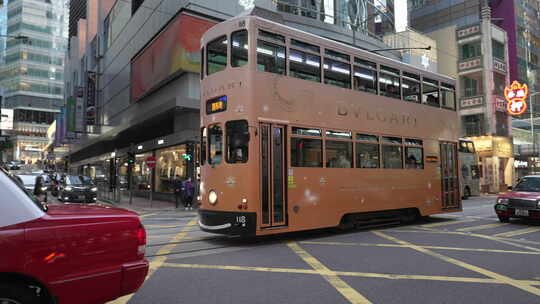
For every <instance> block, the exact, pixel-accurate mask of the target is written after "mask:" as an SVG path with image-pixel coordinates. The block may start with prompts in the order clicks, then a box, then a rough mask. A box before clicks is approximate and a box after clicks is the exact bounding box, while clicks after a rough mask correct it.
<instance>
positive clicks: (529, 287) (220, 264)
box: [112, 196, 540, 303]
mask: <svg viewBox="0 0 540 304" xmlns="http://www.w3.org/2000/svg"><path fill="white" fill-rule="evenodd" d="M494 200H495V197H494V196H492V197H476V198H471V199H469V200H466V201H464V206H465V208H464V212H462V213H457V214H446V215H440V216H432V217H430V218H427V219H422V220H419V221H417V222H416V223H414V224H412V225H396V224H393V225H390V226H384V227H370V228H363V229H358V230H353V231H348V232H335V231H317V232H306V233H298V234H293V235H285V236H279V237H267V238H258V239H251V240H239V239H235V238H228V237H224V236H219V235H211V234H207V233H204V232H201V231H200V230H199V228H198V226H197V215H196V212H193V211H183V210H182V211H155V210H154V211H153V210H152V209H145V210H141V217H142V221H143V222H144V224H145V227H146V229H147V234H148V247H147V257H148V259H149V260H150V261H151V270H150V273H149V275H148V277H147V279H146V282H145V283H144V285H143V286H142V287H141V289H140V290H139V291H138V292H137V293H136V294H134V295H130V296H126V297H123V298H120V299H118V300H116V301H114V302H112V303H369V302H371V303H509V302H512V303H538V302H539V301H540V266H538V265H539V264H538V258H539V255H540V225H539V224H538V223H530V222H525V221H521V220H512V222H511V223H509V224H502V223H499V221H498V220H497V218H496V216H495V214H494V212H493V202H494Z"/></svg>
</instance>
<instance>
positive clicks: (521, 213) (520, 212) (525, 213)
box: [514, 209, 529, 216]
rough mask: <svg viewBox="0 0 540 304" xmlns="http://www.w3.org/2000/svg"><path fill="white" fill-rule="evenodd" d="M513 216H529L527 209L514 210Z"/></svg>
mask: <svg viewBox="0 0 540 304" xmlns="http://www.w3.org/2000/svg"><path fill="white" fill-rule="evenodd" d="M514 214H515V215H518V216H529V210H527V209H516V211H514Z"/></svg>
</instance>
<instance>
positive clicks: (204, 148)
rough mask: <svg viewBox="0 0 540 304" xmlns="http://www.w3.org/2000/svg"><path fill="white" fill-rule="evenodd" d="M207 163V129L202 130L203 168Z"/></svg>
mask: <svg viewBox="0 0 540 304" xmlns="http://www.w3.org/2000/svg"><path fill="white" fill-rule="evenodd" d="M205 163H206V128H205V127H202V128H201V166H204V164H205Z"/></svg>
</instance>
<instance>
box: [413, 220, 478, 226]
mask: <svg viewBox="0 0 540 304" xmlns="http://www.w3.org/2000/svg"><path fill="white" fill-rule="evenodd" d="M475 221H477V220H476V219H464V220H448V221H445V222H440V223H432V224H424V225H420V227H422V228H433V227H441V226H447V225H455V224H462V223H470V222H475Z"/></svg>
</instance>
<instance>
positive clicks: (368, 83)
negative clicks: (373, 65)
mask: <svg viewBox="0 0 540 304" xmlns="http://www.w3.org/2000/svg"><path fill="white" fill-rule="evenodd" d="M353 80H354V89H355V90H357V91H364V92H370V93H373V94H377V71H376V70H371V69H366V68H362V67H358V66H354V74H353Z"/></svg>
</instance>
